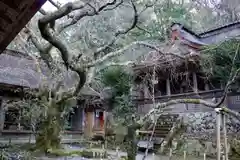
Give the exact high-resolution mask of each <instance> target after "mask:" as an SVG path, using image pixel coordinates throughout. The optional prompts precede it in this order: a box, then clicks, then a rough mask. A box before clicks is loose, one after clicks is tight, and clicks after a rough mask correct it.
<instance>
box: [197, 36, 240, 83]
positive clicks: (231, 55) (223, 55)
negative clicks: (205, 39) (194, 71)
mask: <svg viewBox="0 0 240 160" xmlns="http://www.w3.org/2000/svg"><path fill="white" fill-rule="evenodd" d="M239 42H240V41H239V40H230V41H226V42H223V43H221V44H219V45H215V46H208V47H207V48H204V49H203V51H202V53H201V54H202V59H201V64H202V68H203V71H204V73H206V74H207V75H208V78H209V79H213V80H214V79H217V80H219V81H222V82H225V83H226V82H227V81H228V79H229V77H230V73H231V69H232V68H233V72H234V73H235V72H236V70H237V69H238V68H240V50H239V44H240V43H239ZM235 55H236V56H235Z"/></svg>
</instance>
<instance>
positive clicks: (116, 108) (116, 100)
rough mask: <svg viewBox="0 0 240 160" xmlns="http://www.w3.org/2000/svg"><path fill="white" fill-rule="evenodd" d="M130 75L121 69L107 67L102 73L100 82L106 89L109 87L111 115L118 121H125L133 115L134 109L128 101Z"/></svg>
mask: <svg viewBox="0 0 240 160" xmlns="http://www.w3.org/2000/svg"><path fill="white" fill-rule="evenodd" d="M132 80H133V78H132V75H131V74H130V73H128V72H127V71H126V69H124V68H123V67H119V66H116V67H109V68H107V69H106V70H104V71H103V72H102V75H101V81H102V83H103V84H104V86H106V87H111V88H112V90H113V95H112V98H111V101H112V107H113V110H112V111H113V114H114V115H115V118H116V119H118V120H121V119H122V120H124V121H125V120H126V119H128V118H130V115H131V114H132V113H134V107H133V106H132V104H131V101H130V88H131V85H132Z"/></svg>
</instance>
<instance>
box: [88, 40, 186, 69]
mask: <svg viewBox="0 0 240 160" xmlns="http://www.w3.org/2000/svg"><path fill="white" fill-rule="evenodd" d="M134 45H140V46H144V47H147V48H150V49H153V50H155V51H157V52H159V53H161V54H165V55H167V54H170V55H174V56H177V57H179V58H181V59H185V58H187V57H185V56H182V55H180V54H175V53H163V52H162V51H161V50H160V49H159V48H158V47H156V46H154V45H151V44H149V43H146V42H142V41H137V42H133V43H131V44H130V45H127V46H125V47H123V48H122V49H119V50H117V51H114V52H110V53H108V54H107V55H105V56H103V57H102V58H100V59H98V60H96V61H94V62H91V63H88V64H86V65H85V67H92V66H95V65H97V64H100V63H103V62H104V61H106V60H109V59H110V58H112V57H116V56H119V55H120V54H122V53H123V52H124V51H126V50H127V49H128V48H130V47H132V46H134Z"/></svg>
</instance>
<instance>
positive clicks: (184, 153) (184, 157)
mask: <svg viewBox="0 0 240 160" xmlns="http://www.w3.org/2000/svg"><path fill="white" fill-rule="evenodd" d="M186 157H187V153H186V151H183V160H186Z"/></svg>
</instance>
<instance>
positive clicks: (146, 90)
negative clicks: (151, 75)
mask: <svg viewBox="0 0 240 160" xmlns="http://www.w3.org/2000/svg"><path fill="white" fill-rule="evenodd" d="M143 91H144V98H149V94H148V93H149V90H148V87H147V85H146V84H143Z"/></svg>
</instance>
